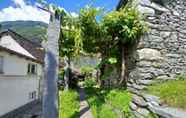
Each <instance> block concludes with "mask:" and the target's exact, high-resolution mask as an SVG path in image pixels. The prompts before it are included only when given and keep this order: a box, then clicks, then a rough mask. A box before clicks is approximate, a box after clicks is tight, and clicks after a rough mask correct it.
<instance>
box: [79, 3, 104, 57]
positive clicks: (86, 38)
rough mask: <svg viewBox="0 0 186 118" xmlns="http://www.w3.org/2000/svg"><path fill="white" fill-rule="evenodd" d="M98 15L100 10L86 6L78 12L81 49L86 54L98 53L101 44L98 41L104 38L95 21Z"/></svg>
mask: <svg viewBox="0 0 186 118" xmlns="http://www.w3.org/2000/svg"><path fill="white" fill-rule="evenodd" d="M100 14H101V10H100V9H97V8H93V7H92V6H86V7H85V8H83V9H81V10H80V15H79V19H80V28H81V31H82V34H81V35H82V38H83V49H84V51H86V52H88V53H98V51H99V49H100V47H99V46H100V44H101V43H102V42H100V40H101V38H102V37H104V36H103V34H102V29H101V27H100V24H99V23H98V22H97V20H96V17H98V16H99V15H100ZM98 41H99V42H98Z"/></svg>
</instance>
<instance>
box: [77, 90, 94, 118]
mask: <svg viewBox="0 0 186 118" xmlns="http://www.w3.org/2000/svg"><path fill="white" fill-rule="evenodd" d="M79 96H80V118H93V116H92V113H91V110H90V107H89V105H88V103H87V101H86V94H85V91H84V88H83V87H80V88H79Z"/></svg>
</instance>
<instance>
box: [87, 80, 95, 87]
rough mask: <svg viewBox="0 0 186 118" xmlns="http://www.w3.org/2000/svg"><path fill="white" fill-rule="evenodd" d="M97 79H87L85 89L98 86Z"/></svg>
mask: <svg viewBox="0 0 186 118" xmlns="http://www.w3.org/2000/svg"><path fill="white" fill-rule="evenodd" d="M96 85H97V83H96V79H95V78H86V79H85V87H93V86H96Z"/></svg>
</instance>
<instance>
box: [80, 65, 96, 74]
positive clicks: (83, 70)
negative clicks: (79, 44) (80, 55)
mask: <svg viewBox="0 0 186 118" xmlns="http://www.w3.org/2000/svg"><path fill="white" fill-rule="evenodd" d="M93 71H94V68H93V67H91V66H83V67H81V68H80V72H81V73H82V74H85V75H89V74H91V73H92V72H93Z"/></svg>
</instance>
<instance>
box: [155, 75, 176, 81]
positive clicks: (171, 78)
mask: <svg viewBox="0 0 186 118" xmlns="http://www.w3.org/2000/svg"><path fill="white" fill-rule="evenodd" d="M156 79H157V80H163V81H167V80H176V77H168V76H167V75H162V76H158V77H157V78H156Z"/></svg>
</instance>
